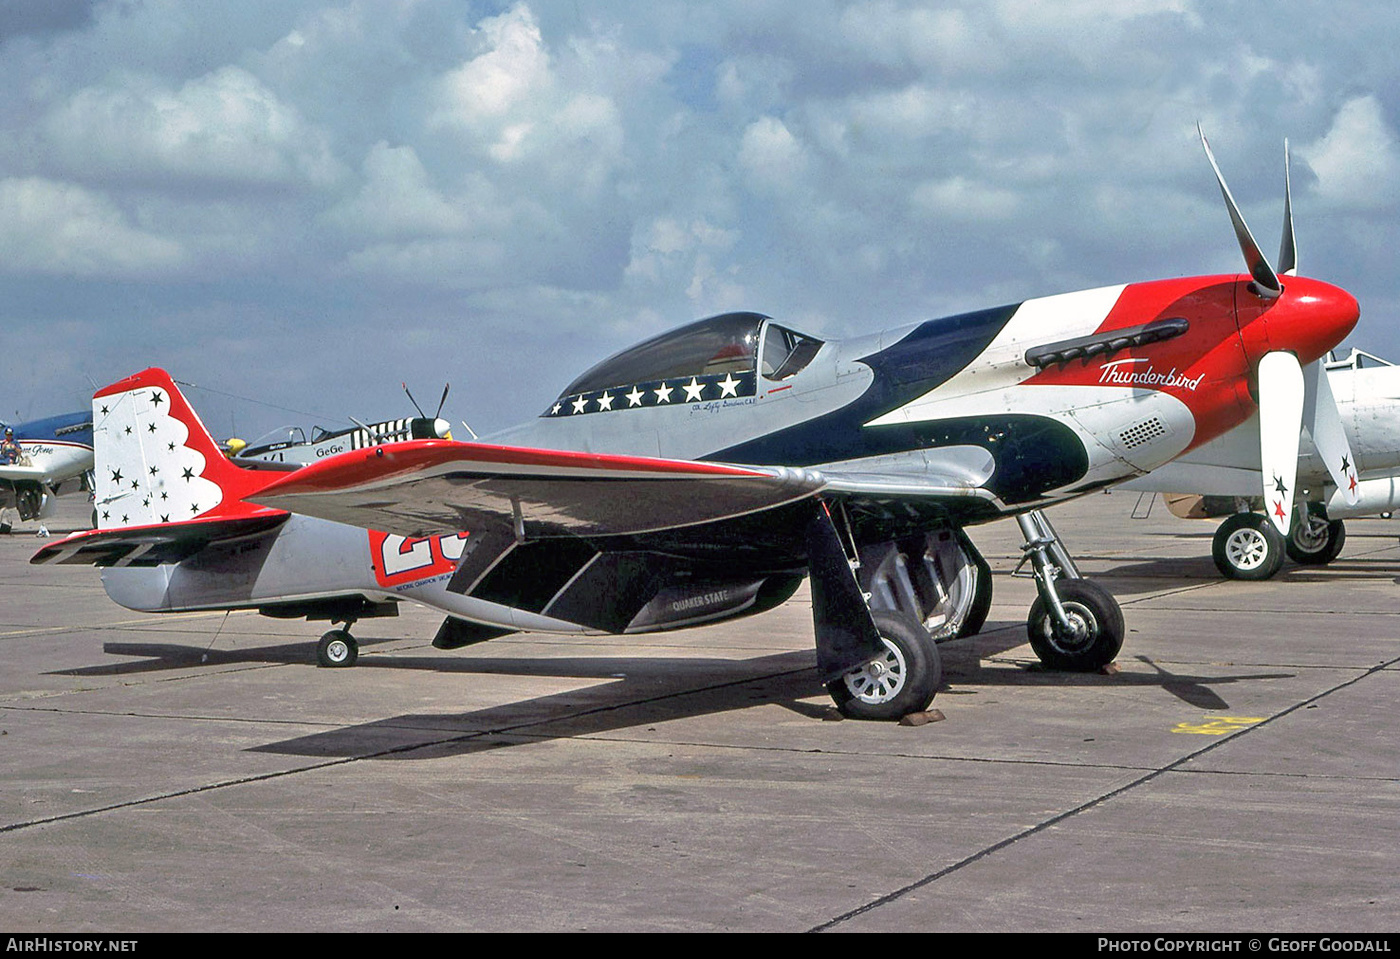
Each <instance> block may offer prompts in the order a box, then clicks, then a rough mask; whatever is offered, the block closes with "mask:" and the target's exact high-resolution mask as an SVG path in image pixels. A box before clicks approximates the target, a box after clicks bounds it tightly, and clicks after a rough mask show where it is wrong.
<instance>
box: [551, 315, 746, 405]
mask: <svg viewBox="0 0 1400 959" xmlns="http://www.w3.org/2000/svg"><path fill="white" fill-rule="evenodd" d="M765 319H767V317H765V316H763V315H762V314H759V313H725V314H723V315H721V316H712V317H710V318H709V319H706V320H698V321H696V322H694V323H690V324H687V325H686V326H683V327H681V328H680V329H678V330H671V331H670V332H668V333H662V334H661V335H660V336H654V337H652V338H651V339H649V340H647V341H645V342H643V343H639V344H638V345H636V346H634V347H631V348H630V349H626V350H623V351H622V352H621V353H617V354H615V355H613V356H610V357H608V358H607V359H606V360H604V361H603V362H601V363H599V364H598V365H597V366H595V367H593V368H592V369H590V370H588V371H587V372H586V373H584V374H583V375H582V376H580V377H579V378H578V379H576V380H574V381H573V382H572V383H570V384H569V386H568V388H567V389H565V390H564V393H563V395H564V396H576V395H578V394H581V393H591V392H593V391H596V390H605V389H613V388H615V387H619V386H632V385H635V384H637V383H650V382H654V381H657V380H670V379H678V378H682V377H690V376H705V375H708V374H712V373H713V374H717V375H718V374H724V373H745V372H749V371H752V370H753V368H754V357H755V356H756V355H757V353H758V335H759V331H760V328H761V327H762V326H763V321H764V320H765Z"/></svg>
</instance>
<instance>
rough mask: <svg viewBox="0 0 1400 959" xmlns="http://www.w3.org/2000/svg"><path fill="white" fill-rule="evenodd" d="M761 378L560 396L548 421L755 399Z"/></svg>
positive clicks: (692, 380) (696, 380)
mask: <svg viewBox="0 0 1400 959" xmlns="http://www.w3.org/2000/svg"><path fill="white" fill-rule="evenodd" d="M757 388H758V378H757V376H756V375H755V374H754V372H753V371H752V370H747V371H745V372H742V373H733V372H730V373H725V374H723V375H720V374H717V373H711V374H709V375H707V376H689V377H684V378H677V379H668V380H653V381H651V382H650V383H638V384H635V385H633V386H632V387H630V388H624V387H621V386H616V387H610V388H608V389H606V390H593V391H591V392H588V393H576V394H574V395H573V396H561V397H560V398H559V399H558V400H556V401H555V402H554V405H553V406H551V407H550V408H549V409H548V410H546V411H545V412H544V414H543V415H544V416H546V417H559V416H578V415H580V414H583V413H610V412H616V411H618V410H627V409H638V408H641V407H655V406H684V405H685V404H687V403H703V402H706V401H708V400H725V399H731V398H732V399H739V398H740V397H744V396H753V395H754V393H755V392H756V391H757Z"/></svg>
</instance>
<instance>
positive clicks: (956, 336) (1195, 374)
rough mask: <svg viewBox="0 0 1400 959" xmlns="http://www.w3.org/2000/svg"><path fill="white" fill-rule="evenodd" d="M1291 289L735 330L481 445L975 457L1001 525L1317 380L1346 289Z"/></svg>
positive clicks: (768, 455)
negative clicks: (835, 331) (1287, 377)
mask: <svg viewBox="0 0 1400 959" xmlns="http://www.w3.org/2000/svg"><path fill="white" fill-rule="evenodd" d="M1289 279H1290V282H1289V289H1288V290H1286V292H1285V296H1283V297H1278V298H1276V299H1274V300H1261V298H1260V297H1258V296H1257V295H1255V294H1254V293H1253V292H1252V291H1251V289H1250V278H1249V277H1248V276H1230V275H1227V276H1215V277H1187V278H1182V279H1178V280H1159V281H1153V282H1147V283H1134V284H1128V285H1125V286H1114V287H1104V288H1101V289H1095V290H1086V291H1080V292H1076V293H1068V294H1062V295H1058V296H1051V297H1043V298H1039V299H1033V300H1026V301H1024V302H1022V303H1019V304H1013V305H1010V306H1005V307H999V308H994V309H989V310H981V311H977V312H973V313H966V314H962V315H959V316H953V317H945V318H942V319H938V320H930V321H927V322H924V323H919V324H913V325H909V326H903V327H898V328H895V329H891V330H886V331H884V332H881V333H876V334H870V335H866V336H860V337H856V338H853V339H845V340H833V341H825V342H822V341H818V340H815V339H814V338H812V337H807V336H804V335H802V334H798V333H794V332H793V331H791V330H788V329H787V328H786V327H783V326H781V325H779V324H778V323H776V322H775V321H773V320H770V319H768V318H766V317H763V316H760V315H759V314H727V315H725V316H721V317H715V318H712V319H710V320H706V321H701V322H700V323H696V324H691V325H690V326H688V327H683V328H682V329H680V330H677V331H674V332H673V333H671V334H666V335H663V336H662V337H657V338H655V339H653V340H649V341H647V342H646V343H643V344H641V345H640V346H638V347H635V348H633V349H631V350H627V351H624V352H622V353H620V354H617V355H616V356H614V357H612V358H610V359H609V360H606V361H604V362H603V363H600V364H598V366H596V367H594V368H593V370H590V371H589V373H588V374H585V375H584V376H582V377H580V378H579V379H578V380H576V381H575V383H573V384H571V385H570V387H569V388H568V389H566V390H565V392H564V393H563V394H562V395H561V396H560V397H559V399H558V400H557V401H556V402H555V403H554V404H552V405H551V407H550V408H549V409H548V410H546V411H545V412H544V413H543V414H542V415H540V416H539V417H537V418H536V419H534V420H532V421H530V422H527V423H524V424H521V425H520V426H517V427H515V428H513V429H510V430H506V431H504V432H503V433H501V434H498V435H497V436H494V437H491V440H492V441H495V442H501V443H507V444H513V445H520V446H532V447H539V448H548V449H567V450H581V451H588V452H600V453H621V454H629V455H644V456H661V457H670V458H678V459H707V460H715V461H721V462H728V463H736V464H762V465H786V466H816V467H823V466H827V467H836V466H850V465H852V464H859V463H861V462H863V461H867V462H868V461H871V460H873V459H874V458H876V457H879V458H882V459H881V462H884V463H888V462H890V461H891V458H892V457H898V456H901V455H904V456H908V455H909V454H915V455H920V454H927V455H928V456H929V457H930V458H933V457H936V456H937V455H938V452H937V451H938V450H940V449H946V448H948V447H967V446H974V447H981V448H983V449H986V450H987V451H988V452H990V453H991V454H992V456H993V458H994V460H995V469H994V471H993V473H992V475H991V477H990V478H989V479H988V481H987V487H988V488H989V489H990V490H991V492H992V493H993V494H995V497H996V500H997V501H998V502H999V503H1000V504H1001V505H1002V506H1003V508H1004V509H1003V511H1016V510H1023V509H1031V508H1037V507H1042V506H1045V505H1048V504H1049V503H1052V502H1055V501H1058V500H1062V499H1065V498H1067V497H1070V496H1074V495H1078V494H1081V493H1084V492H1087V491H1089V490H1092V489H1096V488H1100V487H1103V486H1107V485H1110V484H1113V483H1116V482H1121V481H1122V480H1124V479H1126V478H1129V477H1132V476H1136V475H1139V474H1141V473H1144V472H1147V471H1150V470H1153V469H1155V468H1157V467H1159V466H1161V465H1162V464H1164V463H1166V462H1168V461H1169V460H1171V459H1172V458H1174V457H1176V456H1178V455H1180V454H1181V453H1183V452H1184V451H1186V450H1189V449H1192V448H1194V447H1196V446H1199V445H1201V444H1203V443H1205V442H1207V441H1209V440H1211V439H1213V438H1214V437H1216V436H1219V435H1221V434H1222V433H1224V432H1226V431H1228V430H1229V429H1231V428H1233V427H1234V426H1236V425H1238V424H1239V423H1241V422H1242V421H1244V420H1245V419H1246V418H1247V417H1248V416H1249V415H1250V414H1251V413H1252V412H1253V411H1254V409H1255V401H1254V399H1253V397H1252V396H1251V394H1250V377H1251V372H1252V369H1253V365H1254V364H1255V363H1256V362H1257V360H1258V357H1259V356H1261V355H1263V353H1265V352H1268V351H1269V350H1272V349H1291V350H1292V351H1294V352H1296V353H1297V354H1298V355H1299V358H1300V360H1302V361H1303V362H1308V361H1310V360H1311V359H1315V358H1317V356H1319V355H1321V352H1322V351H1324V350H1326V349H1327V348H1329V347H1330V346H1331V345H1334V344H1335V342H1336V341H1337V340H1338V339H1340V338H1341V336H1343V335H1345V332H1346V331H1347V330H1349V329H1350V328H1351V326H1352V325H1354V324H1355V322H1356V318H1357V312H1358V311H1357V307H1356V303H1355V301H1354V300H1353V299H1352V298H1351V297H1350V296H1349V295H1347V294H1346V293H1345V292H1344V291H1341V290H1338V289H1337V288H1335V287H1331V286H1329V285H1327V284H1323V283H1319V282H1317V281H1312V280H1307V279H1304V278H1289ZM1299 315H1302V316H1303V319H1302V320H1300V319H1299V318H1298V317H1299ZM714 328H720V331H721V332H722V335H718V334H717V335H715V336H713V337H711V338H710V339H706V336H705V334H706V333H707V332H713V331H714ZM794 337H795V338H796V339H797V341H798V342H799V344H806V345H807V346H808V348H809V350H810V355H809V356H807V357H804V358H803V359H804V362H803V363H802V364H801V365H800V367H799V368H797V369H796V370H792V369H791V368H790V367H784V366H781V365H774V364H772V363H770V362H768V356H769V354H770V352H771V353H773V354H774V355H776V356H778V357H781V356H782V355H783V354H784V353H785V352H786V351H787V348H788V346H789V344H790V343H791V341H792V340H793V338H794ZM774 338H782V342H783V346H782V347H781V348H779V349H778V350H776V351H774V350H772V348H771V346H770V341H771V340H772V339H774ZM714 346H719V347H720V349H719V351H718V352H717V353H715V354H714V355H709V354H708V353H707V351H708V350H709V349H710V348H712V347H714ZM687 350H689V351H690V355H687V353H686V351H687ZM967 518H968V519H969V520H970V519H973V518H974V517H971V516H969V517H967Z"/></svg>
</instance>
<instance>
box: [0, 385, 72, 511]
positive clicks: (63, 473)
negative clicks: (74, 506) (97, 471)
mask: <svg viewBox="0 0 1400 959" xmlns="http://www.w3.org/2000/svg"><path fill="white" fill-rule="evenodd" d="M6 428H9V429H13V430H14V431H15V440H16V441H17V442H18V443H19V445H20V450H21V451H22V454H23V455H22V457H21V458H20V461H19V462H18V463H13V464H5V463H0V509H15V510H17V511H18V512H19V518H20V519H22V520H31V519H43V518H44V517H46V516H49V515H51V514H52V513H53V510H54V497H55V496H57V495H58V494H59V493H60V492H64V493H68V492H76V491H78V490H80V489H82V490H91V489H92V488H93V487H92V461H93V459H92V414H91V413H86V412H83V413H65V414H63V415H61V416H50V417H48V418H47V419H42V420H31V421H30V422H28V423H13V424H8V423H0V433H3V431H4V430H5V429H6ZM0 526H3V529H0V532H9V525H8V524H3V523H0ZM41 529H42V528H41Z"/></svg>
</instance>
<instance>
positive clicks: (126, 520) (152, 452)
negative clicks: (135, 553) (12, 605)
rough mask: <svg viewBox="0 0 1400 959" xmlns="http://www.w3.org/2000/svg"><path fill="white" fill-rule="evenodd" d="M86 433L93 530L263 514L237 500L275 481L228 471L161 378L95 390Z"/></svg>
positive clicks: (153, 374)
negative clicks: (92, 466)
mask: <svg viewBox="0 0 1400 959" xmlns="http://www.w3.org/2000/svg"><path fill="white" fill-rule="evenodd" d="M92 429H93V454H94V459H95V479H96V495H95V498H94V504H95V506H96V509H97V527H98V529H114V528H118V527H123V526H152V525H159V524H164V523H179V522H182V521H187V520H190V519H194V518H195V517H198V516H219V517H234V516H244V515H249V514H252V513H258V512H265V511H264V510H262V509H261V508H259V507H256V506H253V505H251V504H249V503H244V502H243V497H244V496H246V495H248V494H250V493H252V492H253V491H254V490H257V489H261V488H262V487H264V486H266V485H267V484H268V483H269V482H271V481H272V480H273V479H274V478H275V477H276V474H275V473H259V472H254V471H251V470H245V469H242V468H240V467H238V466H235V465H234V464H232V463H230V462H229V461H228V459H227V457H225V456H224V454H223V451H222V450H220V449H219V447H218V445H217V444H216V443H215V442H214V439H213V437H211V436H210V435H209V431H208V430H206V429H205V428H204V424H203V423H201V422H200V419H199V417H198V416H197V415H196V414H195V412H194V410H193V409H191V408H190V405H189V403H188V402H187V401H186V400H185V397H184V395H183V394H181V393H180V390H179V389H178V388H177V387H176V386H175V381H174V380H172V379H171V378H170V374H168V373H166V372H165V371H164V370H161V369H156V368H154V367H153V368H151V369H148V370H143V371H142V372H140V373H137V374H135V375H134V376H129V377H127V378H126V379H124V380H121V381H120V382H117V383H113V384H112V385H111V386H107V387H104V388H103V389H101V390H99V391H98V392H97V393H96V394H95V395H94V396H93V398H92Z"/></svg>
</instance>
